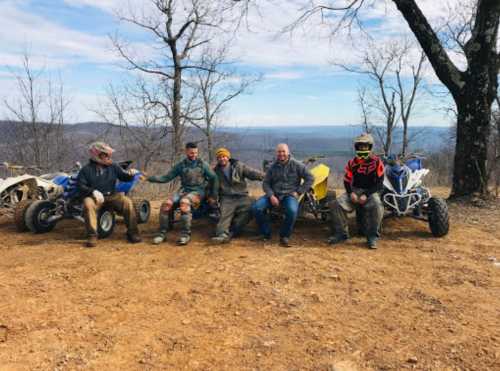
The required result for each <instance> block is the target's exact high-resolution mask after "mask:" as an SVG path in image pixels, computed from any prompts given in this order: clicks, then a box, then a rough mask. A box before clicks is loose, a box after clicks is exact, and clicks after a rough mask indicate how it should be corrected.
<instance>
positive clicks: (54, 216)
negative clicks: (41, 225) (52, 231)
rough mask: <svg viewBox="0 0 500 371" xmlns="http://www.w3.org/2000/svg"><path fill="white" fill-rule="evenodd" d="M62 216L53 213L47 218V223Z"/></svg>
mask: <svg viewBox="0 0 500 371" xmlns="http://www.w3.org/2000/svg"><path fill="white" fill-rule="evenodd" d="M62 218H63V217H62V216H61V215H53V216H49V217H48V218H47V223H55V222H58V221H59V220H61V219H62Z"/></svg>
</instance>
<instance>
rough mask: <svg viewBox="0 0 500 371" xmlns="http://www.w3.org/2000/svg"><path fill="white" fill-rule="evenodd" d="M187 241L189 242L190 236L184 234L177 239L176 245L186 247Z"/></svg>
mask: <svg viewBox="0 0 500 371" xmlns="http://www.w3.org/2000/svg"><path fill="white" fill-rule="evenodd" d="M189 241H191V236H190V235H189V234H185V235H182V236H180V237H179V239H178V240H177V245H180V246H186V245H187V244H188V243H189Z"/></svg>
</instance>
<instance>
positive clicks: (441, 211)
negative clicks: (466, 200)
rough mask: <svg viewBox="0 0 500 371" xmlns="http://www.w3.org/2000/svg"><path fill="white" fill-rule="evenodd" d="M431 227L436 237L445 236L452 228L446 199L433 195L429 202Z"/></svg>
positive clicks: (428, 210) (428, 209)
mask: <svg viewBox="0 0 500 371" xmlns="http://www.w3.org/2000/svg"><path fill="white" fill-rule="evenodd" d="M427 213H428V218H429V227H430V229H431V232H432V234H433V236H434V237H443V236H445V235H446V234H448V231H449V229H450V218H449V215H448V205H447V204H446V201H445V200H443V199H442V198H439V197H431V198H430V199H429V202H428V204H427Z"/></svg>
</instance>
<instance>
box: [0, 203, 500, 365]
mask: <svg viewBox="0 0 500 371" xmlns="http://www.w3.org/2000/svg"><path fill="white" fill-rule="evenodd" d="M155 207H157V205H155ZM452 212H453V224H452V229H451V232H450V234H449V235H448V236H447V237H445V238H443V239H435V238H432V237H431V235H430V233H429V232H428V228H427V225H426V224H424V223H422V222H419V221H414V220H410V219H405V220H389V221H387V222H386V223H385V225H384V239H383V240H382V241H381V242H380V248H379V250H378V251H369V250H367V249H365V248H364V241H363V240H362V239H360V238H353V239H352V240H351V241H349V242H348V243H346V244H344V245H343V246H340V247H338V248H336V249H332V248H330V247H328V246H327V245H326V244H325V243H324V240H325V238H326V236H327V235H328V233H327V230H326V229H325V226H322V225H319V224H316V223H314V222H311V221H305V222H300V223H299V224H298V226H297V233H296V234H295V241H296V242H297V244H296V247H295V248H292V249H283V248H280V247H278V246H277V244H276V241H274V242H273V243H272V244H263V243H260V242H251V241H249V240H248V238H247V237H248V236H249V235H250V233H248V234H247V236H245V237H244V238H243V239H238V240H235V241H234V242H233V243H232V244H231V245H228V246H226V247H223V248H217V247H212V246H210V245H209V244H208V243H205V242H203V240H204V239H206V238H207V237H208V236H209V234H210V232H211V226H210V225H208V224H206V223H204V222H197V223H195V227H194V229H195V233H194V236H193V240H194V242H193V243H192V244H191V245H189V246H188V247H187V248H180V247H177V246H175V245H174V244H173V243H172V242H173V241H174V240H175V237H176V234H177V232H175V233H173V234H172V235H170V236H169V240H170V241H171V242H170V243H167V244H164V245H162V246H160V247H155V246H152V245H150V244H149V237H150V236H151V235H152V233H153V231H154V230H155V228H156V223H155V222H152V223H150V224H149V225H147V226H145V227H143V236H144V237H145V242H144V243H141V244H138V245H129V244H127V243H126V242H125V241H124V238H123V236H124V228H123V226H122V225H120V226H119V227H118V228H117V231H116V232H115V234H114V235H113V236H112V238H110V239H108V240H105V241H100V245H99V247H98V248H95V249H90V250H89V249H84V248H82V247H81V245H82V242H83V237H84V231H83V226H82V225H81V224H79V223H77V222H71V221H67V222H63V223H60V224H59V225H58V226H57V227H56V229H55V230H54V231H53V232H51V233H49V234H47V235H32V234H18V233H16V232H15V231H14V227H13V226H12V225H11V223H9V222H8V221H5V220H3V221H1V222H0V238H1V241H2V243H1V246H0V254H1V257H2V258H1V259H0V296H1V301H0V370H74V369H91V370H114V369H121V370H149V369H151V370H153V369H154V370H162V369H172V370H173V369H175V370H179V369H199V370H206V369H213V370H240V369H243V370H247V369H248V370H271V369H272V370H365V369H374V370H399V369H404V368H414V369H428V370H430V369H432V370H445V369H450V370H452V369H469V370H498V369H500V326H499V318H500V267H498V266H496V265H495V264H494V261H492V259H490V258H492V257H496V258H497V259H498V262H500V211H499V209H498V207H497V208H493V209H491V210H489V211H488V212H486V213H483V212H482V211H480V210H478V209H474V208H471V209H470V210H465V214H464V210H463V209H462V208H459V207H452ZM463 215H466V216H467V220H462V216H463ZM155 219H156V218H154V220H155ZM478 220H479V222H480V223H481V224H479V222H478Z"/></svg>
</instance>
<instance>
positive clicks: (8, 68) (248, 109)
mask: <svg viewBox="0 0 500 371" xmlns="http://www.w3.org/2000/svg"><path fill="white" fill-rule="evenodd" d="M147 1H148V0H143V1H140V0H128V3H127V0H0V20H1V24H2V27H0V99H1V100H2V101H3V100H8V101H10V102H13V101H15V98H16V94H17V93H16V91H17V90H16V81H15V78H14V74H16V73H19V71H20V69H19V68H20V67H21V65H22V55H23V53H25V52H28V53H29V54H30V59H31V63H32V66H33V68H34V69H35V70H38V69H43V70H44V71H45V72H46V73H48V74H50V75H51V76H53V77H54V76H55V77H56V78H57V79H59V78H60V79H61V80H62V81H64V89H65V92H66V94H67V95H68V96H69V97H70V98H71V103H70V106H69V112H70V114H69V118H68V121H73V122H82V121H90V120H98V119H99V116H98V115H97V114H96V113H95V112H96V111H99V109H100V107H101V106H102V105H103V102H105V92H106V87H107V86H108V85H109V84H110V83H113V84H119V83H120V82H121V81H123V80H125V79H126V78H127V76H128V74H129V72H128V71H127V70H126V69H125V68H124V66H125V65H124V63H123V60H121V59H120V58H119V56H118V55H117V53H116V51H115V50H113V47H112V43H111V36H113V35H120V38H122V39H124V40H127V41H129V42H130V43H131V46H132V47H135V48H136V50H140V51H141V53H144V54H148V53H154V50H153V49H152V46H151V39H150V38H149V35H148V34H146V33H144V32H143V31H141V30H139V29H137V28H136V27H133V26H131V25H129V24H124V23H123V22H119V21H118V18H117V16H116V14H117V13H119V12H122V11H124V9H141V11H142V9H143V7H144V4H145V3H147ZM180 1H183V0H180ZM256 1H257V3H258V5H259V8H258V10H256V9H252V10H251V11H250V13H249V14H248V17H247V18H246V21H245V24H244V25H243V26H242V27H240V29H239V30H238V31H237V33H236V36H235V37H234V40H233V43H232V47H231V58H232V59H233V60H235V61H237V63H236V64H235V67H236V68H237V69H238V70H239V71H241V72H243V73H247V74H248V73H249V74H255V75H260V76H262V79H261V80H260V81H259V82H258V83H256V84H255V85H254V86H253V87H252V89H251V90H250V91H249V93H248V94H245V95H243V96H240V97H238V98H237V99H235V100H234V101H232V102H231V104H230V105H229V106H228V107H227V110H226V112H225V114H224V121H225V124H226V125H231V126H270V125H281V126H286V125H295V126H296V125H344V124H349V125H355V124H358V123H360V120H361V119H360V110H359V107H358V105H357V91H358V88H359V87H360V86H361V87H362V86H368V84H369V82H368V81H367V79H366V78H364V77H363V76H360V75H356V74H351V73H347V72H345V71H343V70H341V69H339V68H337V67H335V66H334V65H333V64H332V62H342V63H349V64H355V63H356V61H357V60H358V58H359V53H360V50H363V48H364V47H367V46H366V45H365V44H366V43H365V41H366V35H363V34H361V33H356V35H355V36H354V38H349V37H347V36H345V35H341V36H338V37H336V38H331V37H330V31H331V28H330V26H329V25H325V24H321V20H320V19H319V18H317V17H316V18H315V17H313V18H311V19H310V20H309V22H308V23H307V24H306V25H305V26H303V27H301V28H299V29H297V30H296V31H294V32H293V33H291V34H290V33H282V32H280V30H282V29H283V27H286V26H287V25H289V24H291V23H292V22H293V21H294V20H296V19H297V17H298V16H300V14H301V9H302V8H303V7H304V6H305V5H306V4H307V3H309V0H256ZM456 2H457V1H455V0H448V1H440V2H436V1H434V0H421V1H418V4H419V5H420V6H421V8H422V10H423V11H424V13H425V14H426V16H427V17H428V19H429V20H430V21H431V24H433V25H435V26H436V27H438V25H439V22H440V21H441V20H442V19H443V17H446V15H447V14H448V13H449V7H452V6H453V3H456ZM126 3H127V5H125V4H126ZM147 11H149V10H148V9H147V8H146V12H147ZM361 16H362V18H363V20H364V21H365V22H366V23H365V24H366V26H367V28H368V31H369V33H370V34H371V35H373V36H374V37H375V38H377V39H380V40H389V39H391V38H399V37H401V35H404V34H407V33H408V28H407V25H406V24H405V22H404V20H403V18H402V17H401V15H400V14H399V13H398V12H397V10H396V9H395V8H394V6H393V5H392V2H391V1H384V0H379V1H377V2H376V5H375V6H374V7H371V8H367V9H366V10H365V11H364V12H363V13H362V14H361ZM458 63H459V61H458ZM426 81H427V82H428V83H429V84H433V86H435V84H438V83H439V82H438V80H437V78H436V77H435V76H434V74H433V72H432V70H431V69H430V68H429V69H428V70H427V71H426ZM434 103H436V102H435V100H434V99H430V98H425V100H423V101H422V103H421V104H420V105H419V106H418V109H417V110H416V111H415V116H414V118H413V121H414V123H415V124H420V125H436V126H446V125H450V122H451V121H450V117H448V116H446V115H444V114H443V112H442V111H441V110H439V109H438V108H439V105H440V104H442V102H439V104H434ZM2 106H3V105H2ZM0 113H1V115H2V118H8V113H7V112H6V111H5V109H4V108H0Z"/></svg>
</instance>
